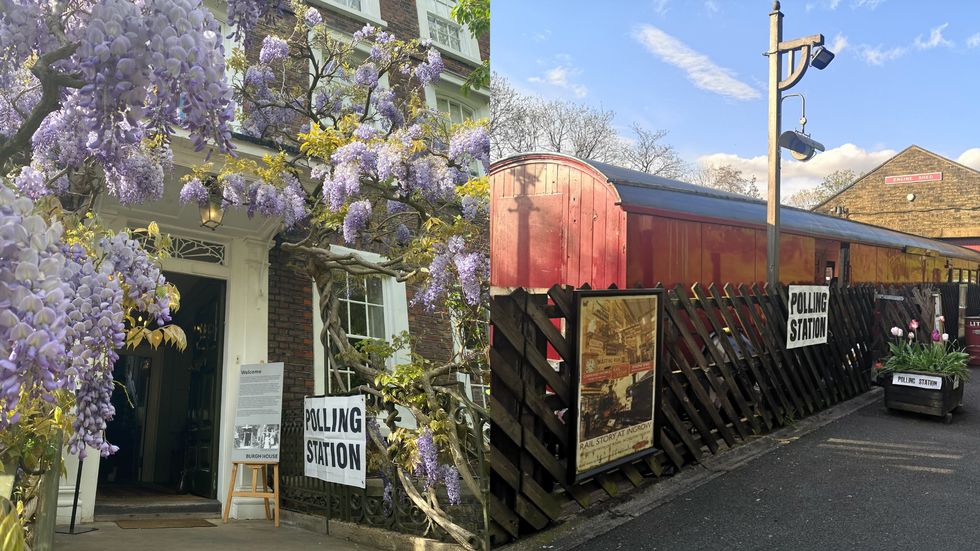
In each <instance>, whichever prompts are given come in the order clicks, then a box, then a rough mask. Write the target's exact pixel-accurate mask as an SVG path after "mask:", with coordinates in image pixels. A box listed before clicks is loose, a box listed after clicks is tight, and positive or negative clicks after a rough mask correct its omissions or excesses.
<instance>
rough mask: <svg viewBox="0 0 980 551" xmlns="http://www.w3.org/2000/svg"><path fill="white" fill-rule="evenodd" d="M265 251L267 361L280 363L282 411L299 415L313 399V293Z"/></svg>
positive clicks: (283, 257) (281, 255)
mask: <svg viewBox="0 0 980 551" xmlns="http://www.w3.org/2000/svg"><path fill="white" fill-rule="evenodd" d="M286 261H287V254H286V253H285V252H283V251H282V249H280V248H278V247H276V248H274V249H272V250H271V251H269V361H270V362H284V363H285V366H284V369H283V388H282V402H283V403H282V408H283V411H301V410H302V408H303V397H304V396H307V395H313V393H314V389H313V290H312V285H311V282H310V280H309V278H308V277H307V276H306V275H305V274H303V273H300V272H297V271H294V270H292V269H291V268H290V267H289V266H288V265H287V262H286Z"/></svg>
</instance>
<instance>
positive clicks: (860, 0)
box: [837, 0, 885, 11]
mask: <svg viewBox="0 0 980 551" xmlns="http://www.w3.org/2000/svg"><path fill="white" fill-rule="evenodd" d="M884 1H885V0H855V1H854V3H853V4H851V7H852V8H868V9H869V10H872V11H874V9H875V8H877V7H878V6H879V5H881V4H882V3H884ZM837 3H838V4H839V3H840V1H839V0H838V2H837Z"/></svg>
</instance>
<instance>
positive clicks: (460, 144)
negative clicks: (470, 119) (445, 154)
mask: <svg viewBox="0 0 980 551" xmlns="http://www.w3.org/2000/svg"><path fill="white" fill-rule="evenodd" d="M449 158H450V159H452V160H453V161H457V162H460V163H462V164H466V161H468V160H469V159H476V160H477V161H480V162H481V163H483V168H484V170H486V171H489V170H490V136H489V135H487V129H486V128H485V127H483V126H474V127H472V128H465V129H463V130H460V131H458V132H456V133H455V134H453V136H452V138H451V139H450V141H449Z"/></svg>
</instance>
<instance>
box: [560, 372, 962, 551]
mask: <svg viewBox="0 0 980 551" xmlns="http://www.w3.org/2000/svg"><path fill="white" fill-rule="evenodd" d="M973 381H974V382H973V383H969V384H967V385H966V388H965V389H964V397H963V404H964V405H963V406H962V407H961V408H960V409H958V410H956V411H955V412H954V414H953V423H952V424H951V425H945V424H943V423H942V421H941V420H940V419H939V418H936V417H928V416H922V415H917V414H908V413H901V412H890V411H888V410H887V409H885V407H884V400H883V399H880V400H877V401H875V402H874V403H872V404H870V405H868V406H866V407H864V408H862V409H860V410H858V411H856V412H854V413H852V414H850V415H848V416H846V417H843V418H841V419H839V420H837V421H835V422H833V423H830V424H828V425H826V426H824V427H823V428H820V429H818V430H816V431H814V432H811V433H809V434H806V435H804V436H802V437H800V438H799V439H798V440H795V441H793V442H789V443H787V444H786V445H783V446H779V447H778V448H776V449H775V450H773V451H771V452H769V453H767V454H765V455H763V456H761V457H759V458H757V459H755V460H753V461H751V462H749V463H748V464H746V465H744V466H742V467H740V468H738V469H737V470H734V471H732V472H730V473H727V474H725V475H723V476H720V477H717V478H715V479H714V480H711V481H710V482H707V483H706V484H704V485H702V486H699V487H697V488H695V489H694V490H692V491H690V492H688V493H686V494H683V495H680V496H678V497H677V498H675V499H673V500H672V501H670V502H668V503H666V504H664V505H661V506H660V507H658V508H656V509H653V510H651V511H649V512H647V513H645V514H642V515H640V516H638V517H637V518H635V519H632V520H630V521H629V522H627V523H626V524H623V525H620V526H617V527H616V528H614V529H613V530H612V531H610V532H607V533H606V534H603V535H601V536H599V537H598V538H596V539H593V540H589V541H587V542H583V543H582V544H581V545H579V546H578V547H576V549H581V550H589V551H593V550H595V551H605V550H613V549H630V550H632V549H637V550H639V549H644V550H646V549H650V550H673V549H697V550H707V549H726V550H730V549H792V550H794V551H801V550H809V549H915V550H927V549H943V550H957V549H980V369H974V370H973Z"/></svg>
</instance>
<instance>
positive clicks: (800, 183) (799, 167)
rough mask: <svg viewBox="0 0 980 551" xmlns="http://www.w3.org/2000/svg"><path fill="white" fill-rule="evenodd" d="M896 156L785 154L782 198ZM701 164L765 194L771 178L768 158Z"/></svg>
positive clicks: (850, 147)
mask: <svg viewBox="0 0 980 551" xmlns="http://www.w3.org/2000/svg"><path fill="white" fill-rule="evenodd" d="M895 153H896V151H895V150H893V149H882V150H879V151H867V150H865V149H862V148H860V147H858V146H856V145H854V144H851V143H846V144H844V145H841V146H840V147H835V148H833V149H829V150H827V151H825V152H822V153H818V154H817V155H816V156H814V157H813V158H812V159H810V160H809V161H807V162H805V163H801V162H799V161H795V160H793V159H791V158H789V156H788V155H786V156H784V157H783V160H782V172H781V175H782V183H781V186H780V192H781V194H782V198H783V199H784V200H785V199H786V198H787V197H789V196H790V195H792V194H794V193H796V192H797V191H800V190H801V189H806V188H811V187H813V186H815V185H817V184H819V183H820V181H821V180H823V179H824V177H825V176H827V175H828V174H830V173H831V172H834V171H835V170H842V169H851V170H853V171H854V172H857V173H863V172H867V171H869V170H871V169H873V168H875V167H876V166H878V165H880V164H881V163H883V162H885V161H887V160H888V159H890V158H892V157H894V156H895ZM964 155H965V153H964ZM976 157H977V160H978V162H980V148H977V149H976ZM698 162H699V163H704V164H706V165H709V166H721V165H731V166H732V167H734V168H736V169H738V170H741V171H742V174H743V175H744V176H746V177H750V178H751V177H752V176H755V178H756V181H757V183H758V185H759V189H760V190H762V191H763V192H764V191H765V187H766V182H768V178H769V176H768V174H769V159H768V158H767V157H766V156H765V155H760V156H758V157H749V158H746V157H739V156H738V155H734V154H731V153H713V154H710V155H702V156H701V157H698ZM964 164H965V163H964Z"/></svg>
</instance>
